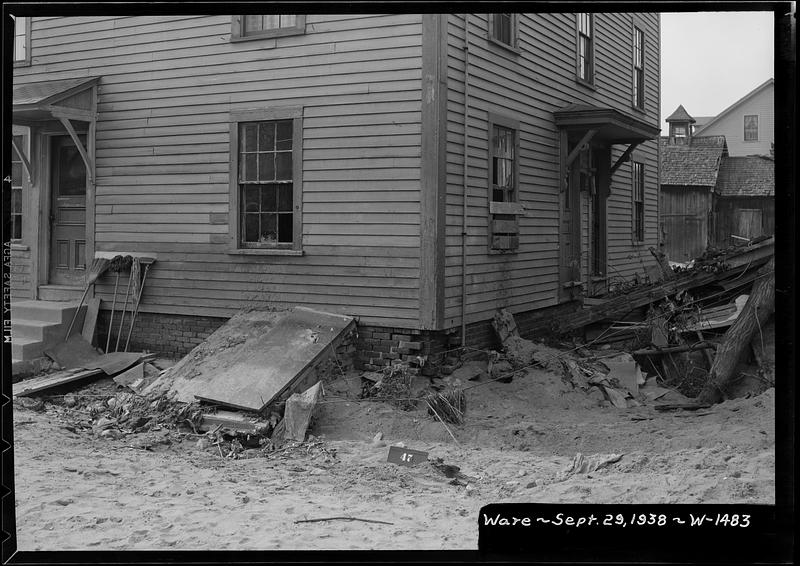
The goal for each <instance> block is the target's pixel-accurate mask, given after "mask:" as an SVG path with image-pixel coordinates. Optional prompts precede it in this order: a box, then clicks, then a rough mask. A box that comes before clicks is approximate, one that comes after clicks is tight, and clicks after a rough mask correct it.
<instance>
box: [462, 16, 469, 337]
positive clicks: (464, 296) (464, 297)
mask: <svg viewBox="0 0 800 566" xmlns="http://www.w3.org/2000/svg"><path fill="white" fill-rule="evenodd" d="M468 119H469V14H464V169H463V185H464V186H463V193H462V195H463V201H462V204H461V215H462V217H461V347H462V348H463V347H465V346H466V345H467V185H468V175H467V160H468V152H469V132H468V128H469V124H468Z"/></svg>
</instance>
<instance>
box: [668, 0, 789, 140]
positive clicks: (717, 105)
mask: <svg viewBox="0 0 800 566" xmlns="http://www.w3.org/2000/svg"><path fill="white" fill-rule="evenodd" d="M773 28H774V16H773V12H684V13H662V14H661V128H662V133H666V132H667V131H668V130H667V125H666V122H664V119H665V118H666V117H667V116H669V115H670V114H672V113H673V112H674V111H675V109H676V108H677V107H678V105H679V104H683V107H684V108H685V109H686V111H687V112H688V113H689V114H690V115H691V116H716V115H717V114H719V113H720V112H722V111H723V110H725V109H726V108H727V107H728V106H730V105H731V104H733V103H734V102H736V101H737V100H739V99H740V98H742V97H743V96H744V95H746V94H747V93H748V92H750V91H751V90H753V89H754V88H756V87H757V86H759V85H760V84H762V83H763V82H765V81H766V80H767V79H770V78H774V76H775V75H774V70H773V69H774V63H773V50H774V46H775V44H774V39H773Z"/></svg>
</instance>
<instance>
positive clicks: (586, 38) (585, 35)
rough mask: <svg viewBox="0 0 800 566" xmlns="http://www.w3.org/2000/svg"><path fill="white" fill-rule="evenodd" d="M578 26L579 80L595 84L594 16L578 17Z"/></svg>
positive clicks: (581, 14) (582, 15) (582, 14)
mask: <svg viewBox="0 0 800 566" xmlns="http://www.w3.org/2000/svg"><path fill="white" fill-rule="evenodd" d="M576 18H577V26H578V53H577V64H578V78H579V79H580V80H582V81H585V82H587V83H593V82H594V15H593V14H587V13H579V14H577V15H576Z"/></svg>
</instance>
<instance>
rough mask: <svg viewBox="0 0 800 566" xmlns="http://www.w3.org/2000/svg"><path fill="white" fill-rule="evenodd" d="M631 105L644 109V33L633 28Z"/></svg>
mask: <svg viewBox="0 0 800 566" xmlns="http://www.w3.org/2000/svg"><path fill="white" fill-rule="evenodd" d="M633 105H634V106H635V107H636V108H639V109H644V31H643V30H641V29H639V28H633Z"/></svg>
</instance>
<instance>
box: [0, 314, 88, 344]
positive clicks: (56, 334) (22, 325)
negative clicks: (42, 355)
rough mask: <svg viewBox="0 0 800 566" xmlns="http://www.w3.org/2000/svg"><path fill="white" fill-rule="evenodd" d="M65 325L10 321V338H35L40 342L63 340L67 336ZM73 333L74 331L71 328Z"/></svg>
mask: <svg viewBox="0 0 800 566" xmlns="http://www.w3.org/2000/svg"><path fill="white" fill-rule="evenodd" d="M67 326H68V325H67V324H62V323H60V322H49V321H43V320H25V319H20V318H15V319H13V320H12V321H11V336H12V339H14V338H35V339H36V340H40V341H42V342H50V341H53V340H63V339H64V336H66V334H67ZM72 331H73V333H74V332H75V329H74V328H73V330H72Z"/></svg>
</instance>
